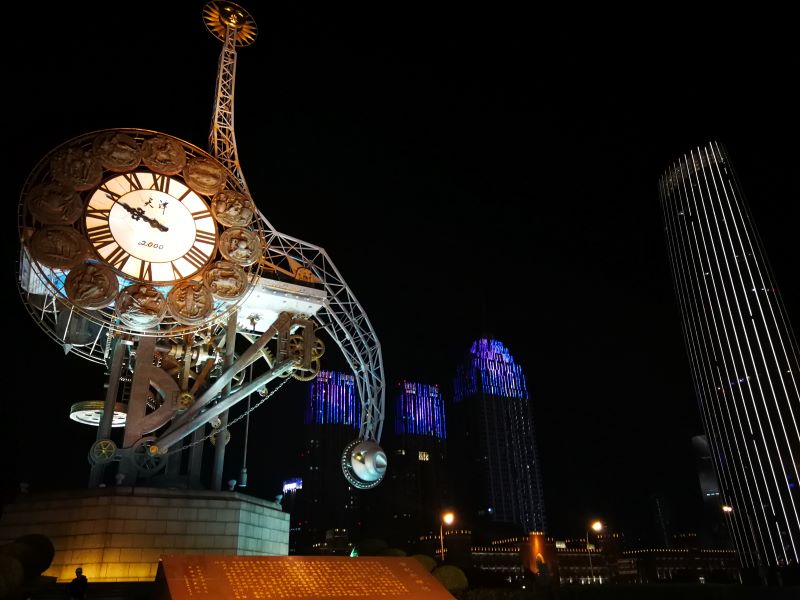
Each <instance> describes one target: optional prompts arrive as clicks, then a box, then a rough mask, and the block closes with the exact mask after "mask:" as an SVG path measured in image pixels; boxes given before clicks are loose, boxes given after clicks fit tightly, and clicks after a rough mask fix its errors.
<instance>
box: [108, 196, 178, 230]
mask: <svg viewBox="0 0 800 600" xmlns="http://www.w3.org/2000/svg"><path fill="white" fill-rule="evenodd" d="M117 204H119V205H120V206H122V208H124V209H125V210H127V211H128V212H129V213H130V214H131V218H133V220H134V221H138V220H139V219H141V220H142V221H144V222H145V223H147V224H148V225H150V227H152V228H154V229H158V230H160V231H169V227H167V226H165V225H162V224H161V223H159V222H158V221H157V220H156V219H152V218H150V217H148V216H147V215H146V214H144V209H143V208H133V207H132V206H130V205H128V204H125V203H124V202H117Z"/></svg>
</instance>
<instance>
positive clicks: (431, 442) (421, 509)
mask: <svg viewBox="0 0 800 600" xmlns="http://www.w3.org/2000/svg"><path fill="white" fill-rule="evenodd" d="M390 402H391V404H390V406H393V413H394V427H393V430H392V431H391V432H390V433H389V435H387V436H386V441H385V447H386V449H387V452H388V454H389V460H390V461H391V469H389V470H388V471H387V475H386V481H385V482H384V483H382V484H381V486H380V487H383V488H384V489H383V490H380V493H379V494H378V495H379V496H380V504H381V505H382V506H381V507H380V508H379V509H378V510H377V511H376V517H373V519H375V518H379V519H380V521H379V523H380V527H381V528H382V529H383V531H382V532H381V534H382V535H388V537H389V541H390V543H393V544H395V545H398V546H399V547H406V548H408V547H411V546H413V544H415V543H416V542H417V541H418V539H419V536H420V535H423V534H426V533H429V532H430V531H431V530H433V529H437V530H438V527H439V518H440V515H441V512H442V510H443V508H444V503H445V501H446V499H447V498H448V496H447V489H448V484H447V481H446V475H447V469H446V468H445V461H446V453H447V447H446V441H445V437H446V434H447V428H446V425H445V412H444V400H443V399H442V394H441V391H440V390H439V386H438V385H428V384H424V383H417V382H413V381H401V382H399V383H398V384H397V386H396V388H395V392H394V394H392V395H391V397H390ZM387 433H388V432H387ZM384 532H385V533H384Z"/></svg>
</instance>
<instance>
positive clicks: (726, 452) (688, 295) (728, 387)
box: [659, 142, 800, 571]
mask: <svg viewBox="0 0 800 600" xmlns="http://www.w3.org/2000/svg"><path fill="white" fill-rule="evenodd" d="M659 191H660V196H661V205H662V208H663V211H664V224H665V229H666V233H667V236H666V237H667V247H668V250H669V255H670V262H671V264H672V274H673V280H674V283H675V292H676V296H677V299H678V303H679V305H680V310H681V317H682V325H683V333H684V338H685V341H686V348H687V354H688V358H689V362H690V365H691V369H692V375H693V379H694V385H695V392H696V394H697V399H698V403H699V407H700V413H701V416H702V419H703V425H704V427H705V430H706V435H707V439H708V446H709V449H710V451H711V457H712V459H713V464H714V469H715V471H716V474H717V479H718V481H719V486H720V489H719V493H720V495H719V497H718V501H717V506H718V507H719V510H724V513H725V517H726V520H727V522H728V530H729V532H730V535H731V539H732V540H733V542H734V544H735V546H736V549H737V552H738V555H739V559H740V561H741V563H742V567H743V568H745V569H752V570H759V571H763V570H764V569H765V568H766V569H774V568H781V567H786V566H790V565H791V566H793V568H794V569H795V570H796V569H797V568H798V563H799V562H800V488H798V484H800V481H798V470H800V467H798V462H799V461H800V429H798V421H797V419H798V416H800V392H798V379H797V374H798V373H800V359H799V354H800V353H799V352H798V347H797V341H796V338H795V336H794V333H793V332H792V329H791V327H790V325H789V318H788V315H787V314H786V310H785V308H784V306H783V302H782V300H781V297H780V294H779V292H778V289H777V286H776V284H775V278H774V275H773V274H772V272H771V269H770V266H769V263H768V261H767V257H766V253H765V251H764V246H763V245H762V242H761V239H760V238H759V235H758V232H757V231H756V227H755V223H754V222H753V217H752V215H751V214H750V210H749V208H748V206H747V202H746V201H745V198H744V194H743V193H742V190H741V187H740V185H739V182H738V180H737V178H736V176H735V174H734V171H733V168H732V166H731V163H730V159H729V157H728V155H727V152H726V151H725V149H724V148H723V147H721V146H720V145H719V144H717V143H714V142H712V143H709V144H708V145H706V146H703V147H698V148H695V149H694V150H692V151H691V152H689V153H687V154H686V155H684V156H683V157H681V158H680V159H679V160H678V161H677V162H675V164H673V165H672V166H671V167H669V169H667V171H666V173H665V174H664V175H663V177H662V178H661V180H660V182H659Z"/></svg>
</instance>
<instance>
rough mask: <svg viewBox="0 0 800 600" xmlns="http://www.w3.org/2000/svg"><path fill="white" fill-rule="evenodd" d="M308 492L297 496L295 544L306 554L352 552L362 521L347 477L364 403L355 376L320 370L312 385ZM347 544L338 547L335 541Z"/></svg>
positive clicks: (305, 476) (305, 487)
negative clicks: (347, 458) (346, 459)
mask: <svg viewBox="0 0 800 600" xmlns="http://www.w3.org/2000/svg"><path fill="white" fill-rule="evenodd" d="M307 398H308V401H307V404H306V411H305V418H304V422H305V428H304V429H305V436H304V437H305V445H304V449H303V455H302V458H303V476H302V490H298V491H297V492H296V493H295V494H293V495H296V499H295V500H293V502H292V504H293V512H292V520H291V526H292V532H293V533H294V532H296V533H297V535H296V541H295V540H294V539H292V540H290V546H291V547H292V548H293V549H295V551H297V552H298V553H300V554H319V553H331V554H335V553H346V552H349V548H347V541H349V540H350V539H352V537H353V536H354V535H357V530H358V528H359V521H360V507H359V494H358V490H356V489H354V488H353V487H352V486H351V485H350V484H349V483H348V482H347V480H345V478H344V477H342V472H341V466H340V464H339V461H340V460H341V455H342V448H344V447H345V445H347V443H348V442H349V441H351V440H352V439H353V437H355V435H356V433H357V431H358V427H359V417H360V414H361V413H360V410H361V404H360V402H359V400H358V390H357V387H356V382H355V379H354V377H353V375H351V374H347V373H337V372H334V371H320V372H319V374H318V375H317V377H316V378H315V379H314V380H313V381H312V382H311V383H310V384H309V386H308V396H307ZM332 537H335V539H336V540H339V541H342V542H343V543H342V544H339V545H337V546H336V547H332V545H331V544H330V539H331V538H332Z"/></svg>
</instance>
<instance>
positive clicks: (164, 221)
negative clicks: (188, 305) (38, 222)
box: [85, 171, 217, 282]
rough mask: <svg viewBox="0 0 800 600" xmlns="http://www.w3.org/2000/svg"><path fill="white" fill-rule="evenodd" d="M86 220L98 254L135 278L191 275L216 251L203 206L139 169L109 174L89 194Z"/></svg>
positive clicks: (173, 183) (183, 189)
mask: <svg viewBox="0 0 800 600" xmlns="http://www.w3.org/2000/svg"><path fill="white" fill-rule="evenodd" d="M85 222H86V233H87V236H88V238H89V241H90V243H91V244H92V246H93V247H94V249H95V251H96V252H97V254H98V255H99V257H100V258H101V259H102V260H103V261H104V262H106V263H108V264H109V265H110V266H111V267H113V268H114V269H116V270H117V271H119V272H120V273H121V274H122V275H123V276H125V277H127V278H129V279H134V280H137V281H146V282H170V281H176V280H179V279H185V278H187V277H191V276H193V275H195V274H196V273H197V272H198V271H200V270H201V269H202V268H204V267H205V266H206V265H207V264H208V263H209V262H210V261H211V259H212V258H213V257H214V255H215V254H216V248H217V227H216V223H215V221H214V219H213V217H212V215H211V211H210V210H209V208H208V206H207V205H206V203H205V202H204V201H203V200H202V199H201V198H200V197H199V196H198V195H197V194H196V193H195V192H193V191H192V190H190V189H189V188H188V187H187V186H186V185H184V184H183V183H182V182H180V181H178V180H177V179H173V178H172V177H168V176H166V175H159V174H156V173H151V172H147V171H144V172H142V171H140V172H132V173H125V174H122V175H117V176H115V177H112V178H110V179H108V180H107V181H106V182H104V183H103V184H102V185H101V186H100V187H98V188H97V190H96V191H95V192H94V193H93V194H92V196H91V198H90V199H89V203H88V205H87V207H86V215H85Z"/></svg>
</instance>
